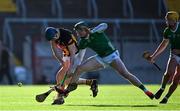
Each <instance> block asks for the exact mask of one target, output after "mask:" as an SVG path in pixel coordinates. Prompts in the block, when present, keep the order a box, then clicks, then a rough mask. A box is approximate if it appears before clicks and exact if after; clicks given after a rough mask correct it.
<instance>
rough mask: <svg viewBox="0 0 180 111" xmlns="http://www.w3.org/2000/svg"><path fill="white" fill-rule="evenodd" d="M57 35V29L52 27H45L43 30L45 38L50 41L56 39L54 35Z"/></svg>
mask: <svg viewBox="0 0 180 111" xmlns="http://www.w3.org/2000/svg"><path fill="white" fill-rule="evenodd" d="M57 33H58V31H57V29H56V28H54V27H47V28H46V30H45V38H46V39H47V40H48V41H50V40H52V39H56V38H57V37H56V34H57Z"/></svg>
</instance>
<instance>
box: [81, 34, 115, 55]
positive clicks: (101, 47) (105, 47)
mask: <svg viewBox="0 0 180 111" xmlns="http://www.w3.org/2000/svg"><path fill="white" fill-rule="evenodd" d="M78 47H79V49H85V48H90V49H92V50H93V51H95V52H96V53H97V54H98V55H99V56H100V57H105V56H107V55H109V54H111V53H113V52H114V51H115V48H114V47H113V45H112V43H111V42H110V40H109V39H108V37H107V35H106V34H105V33H104V32H101V33H98V32H95V33H92V34H90V35H89V38H88V39H87V38H81V40H80V42H79V45H78Z"/></svg>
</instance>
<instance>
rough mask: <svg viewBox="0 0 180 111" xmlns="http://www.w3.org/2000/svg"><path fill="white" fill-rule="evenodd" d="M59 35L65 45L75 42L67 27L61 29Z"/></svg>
mask: <svg viewBox="0 0 180 111" xmlns="http://www.w3.org/2000/svg"><path fill="white" fill-rule="evenodd" d="M60 33H61V36H62V37H63V43H64V44H65V45H67V46H68V45H71V44H73V43H75V42H76V40H75V37H74V36H73V34H72V32H71V31H69V30H67V29H62V30H61V32H60Z"/></svg>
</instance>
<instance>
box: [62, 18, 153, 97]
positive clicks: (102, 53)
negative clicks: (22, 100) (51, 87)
mask: <svg viewBox="0 0 180 111" xmlns="http://www.w3.org/2000/svg"><path fill="white" fill-rule="evenodd" d="M107 27H108V26H107V24H106V23H101V24H99V25H98V26H96V27H95V28H92V29H90V28H89V26H88V25H87V24H86V23H85V22H83V21H81V22H78V23H77V24H75V26H74V30H75V31H76V33H77V36H79V37H80V38H81V40H80V42H79V45H78V48H79V50H83V49H86V48H90V49H92V50H93V51H94V52H96V55H95V56H92V57H89V58H88V59H87V60H85V61H84V62H83V63H82V64H81V65H80V66H79V67H78V68H77V69H76V71H75V75H73V79H72V80H71V83H70V84H69V86H68V87H67V89H66V90H65V92H64V93H69V92H70V91H72V88H73V89H75V88H74V87H73V85H74V84H75V83H77V80H78V78H79V76H80V75H81V74H82V73H85V72H89V71H94V70H98V69H102V68H105V67H107V66H109V67H112V68H113V69H115V70H116V71H117V73H118V74H119V75H121V76H122V77H124V78H125V79H126V80H128V81H129V82H130V83H132V84H133V85H134V86H136V87H138V88H140V89H141V90H143V91H144V93H145V94H146V95H147V96H148V97H149V98H151V99H153V98H154V95H153V93H151V92H150V91H149V90H147V89H146V88H145V86H144V85H143V84H142V83H141V81H140V80H139V79H138V78H137V77H135V76H134V75H133V74H131V73H130V72H129V71H128V70H127V68H126V66H125V65H124V63H123V62H122V60H121V59H120V57H119V52H118V50H116V49H115V48H114V46H113V45H112V43H111V42H110V40H109V39H108V36H107V35H106V34H105V33H104V31H105V30H106V29H107ZM71 84H73V85H71Z"/></svg>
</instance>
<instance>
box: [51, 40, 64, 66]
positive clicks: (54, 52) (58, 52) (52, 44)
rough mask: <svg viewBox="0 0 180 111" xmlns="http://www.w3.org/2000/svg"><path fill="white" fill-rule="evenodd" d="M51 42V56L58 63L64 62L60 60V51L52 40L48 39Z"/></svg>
mask: <svg viewBox="0 0 180 111" xmlns="http://www.w3.org/2000/svg"><path fill="white" fill-rule="evenodd" d="M50 44H51V50H52V53H53V56H54V57H55V58H56V59H57V60H58V61H59V62H60V63H62V64H63V63H64V61H63V60H62V57H61V55H62V52H61V51H60V50H59V49H58V48H57V47H56V44H55V42H54V41H50Z"/></svg>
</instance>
